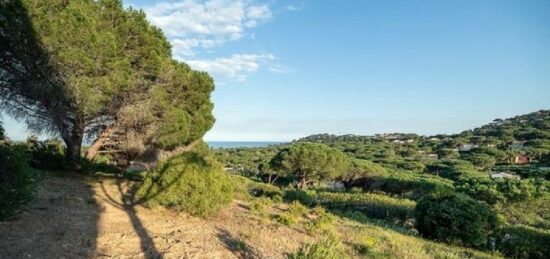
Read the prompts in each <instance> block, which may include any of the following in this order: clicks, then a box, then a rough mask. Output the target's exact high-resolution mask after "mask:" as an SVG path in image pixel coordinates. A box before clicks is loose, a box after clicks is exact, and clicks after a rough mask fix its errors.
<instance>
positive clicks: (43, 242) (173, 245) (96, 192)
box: [0, 176, 312, 258]
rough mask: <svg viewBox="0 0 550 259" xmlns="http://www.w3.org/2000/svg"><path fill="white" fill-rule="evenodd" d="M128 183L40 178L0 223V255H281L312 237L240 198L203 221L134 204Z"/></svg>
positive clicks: (171, 256) (239, 256)
mask: <svg viewBox="0 0 550 259" xmlns="http://www.w3.org/2000/svg"><path fill="white" fill-rule="evenodd" d="M129 185H131V182H128V181H125V180H121V179H114V178H83V177H72V178H71V177H69V178H67V177H57V176H47V177H46V178H45V179H43V180H41V181H40V183H39V186H38V190H37V192H36V195H35V199H34V200H33V201H32V202H30V203H29V204H28V205H26V206H25V207H24V208H23V210H22V211H21V212H20V213H19V216H18V218H17V219H15V220H13V221H8V222H0V258H283V257H285V255H286V253H289V252H292V251H295V250H296V249H298V247H300V246H301V245H302V244H303V243H304V242H310V241H311V240H312V238H311V237H310V236H308V235H307V234H305V233H304V231H302V230H300V229H296V228H290V227H285V226H280V225H276V224H273V223H265V222H262V220H261V219H259V218H257V217H256V216H254V215H253V214H252V213H251V212H250V211H249V209H248V206H247V204H246V202H243V201H234V202H233V203H232V204H231V205H230V206H228V207H227V208H225V209H223V210H222V211H221V212H220V213H219V214H218V215H216V216H215V217H212V218H208V219H201V218H196V217H192V216H189V215H185V214H181V213H177V212H173V211H169V210H166V209H162V208H155V209H149V208H145V207H142V206H139V205H134V204H131V202H130V199H128V198H125V197H127V195H128V193H129V192H128V189H130V188H128V186H129Z"/></svg>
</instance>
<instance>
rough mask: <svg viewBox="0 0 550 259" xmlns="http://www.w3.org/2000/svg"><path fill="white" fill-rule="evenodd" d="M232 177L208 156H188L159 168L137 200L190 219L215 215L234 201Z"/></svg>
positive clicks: (145, 184) (145, 183)
mask: <svg viewBox="0 0 550 259" xmlns="http://www.w3.org/2000/svg"><path fill="white" fill-rule="evenodd" d="M232 192H233V189H232V185H231V184H230V180H229V176H228V175H227V174H226V173H225V172H224V171H223V169H222V167H221V166H220V165H219V164H218V162H217V161H215V160H214V159H213V158H212V157H211V156H210V155H209V154H203V153H198V152H194V151H193V152H187V153H184V154H181V155H178V156H175V157H173V158H171V159H169V160H167V161H165V162H162V163H160V164H159V166H158V168H157V169H156V170H154V171H153V172H150V173H148V175H147V176H146V178H145V180H144V182H143V183H142V184H141V186H140V187H139V188H138V190H137V193H136V199H137V201H138V202H143V203H145V204H146V205H148V206H156V205H162V206H165V207H168V208H171V209H174V210H177V211H183V212H187V213H189V214H191V215H195V216H200V217H205V216H208V215H211V214H213V213H216V212H217V211H218V210H219V209H221V208H222V207H223V206H224V205H226V204H228V203H229V202H230V201H231V200H232Z"/></svg>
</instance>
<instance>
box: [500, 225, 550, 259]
mask: <svg viewBox="0 0 550 259" xmlns="http://www.w3.org/2000/svg"><path fill="white" fill-rule="evenodd" d="M497 249H498V250H499V251H500V252H501V253H503V254H504V255H505V256H507V257H510V258H540V259H542V258H548V255H550V231H547V230H539V229H535V228H531V227H525V226H514V227H506V228H504V229H503V230H502V233H501V235H500V237H499V238H498V239H497Z"/></svg>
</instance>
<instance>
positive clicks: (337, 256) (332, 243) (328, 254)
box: [287, 232, 348, 259]
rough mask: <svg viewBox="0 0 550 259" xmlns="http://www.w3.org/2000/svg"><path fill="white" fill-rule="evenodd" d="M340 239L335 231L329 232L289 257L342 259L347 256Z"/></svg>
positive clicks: (298, 258)
mask: <svg viewBox="0 0 550 259" xmlns="http://www.w3.org/2000/svg"><path fill="white" fill-rule="evenodd" d="M347 257H348V256H347V255H346V254H345V253H344V251H343V248H342V244H341V241H340V239H339V238H338V237H337V236H336V235H335V234H334V233H331V232H329V233H327V235H325V237H324V238H323V239H322V240H321V241H319V242H318V243H315V244H306V245H304V246H302V247H301V248H300V249H298V251H296V253H293V254H289V255H288V256H287V258H289V259H341V258H347Z"/></svg>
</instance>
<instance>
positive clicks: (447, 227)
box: [415, 193, 499, 248]
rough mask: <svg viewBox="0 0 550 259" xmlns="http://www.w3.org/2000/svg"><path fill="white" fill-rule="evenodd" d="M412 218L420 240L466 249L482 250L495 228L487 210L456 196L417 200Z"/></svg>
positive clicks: (496, 221)
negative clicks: (419, 234)
mask: <svg viewBox="0 0 550 259" xmlns="http://www.w3.org/2000/svg"><path fill="white" fill-rule="evenodd" d="M415 216H416V226H417V229H418V231H419V232H420V233H421V234H422V235H423V236H424V237H427V238H430V239H434V240H437V241H442V242H447V243H451V244H459V245H463V246H468V247H478V248H481V247H486V245H487V243H488V242H489V237H491V236H492V235H493V234H494V233H495V231H497V229H498V227H499V219H498V217H497V215H496V213H495V212H493V211H492V210H491V208H490V207H489V206H487V205H486V204H485V203H482V202H479V201H476V200H474V199H472V198H470V197H469V196H467V195H464V194H457V193H450V194H444V195H439V196H427V197H425V198H423V199H421V200H420V201H419V202H418V203H417V204H416V208H415Z"/></svg>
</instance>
